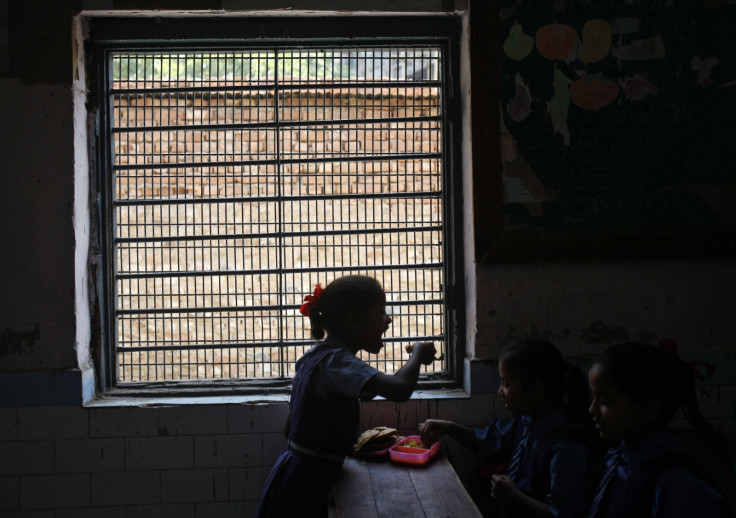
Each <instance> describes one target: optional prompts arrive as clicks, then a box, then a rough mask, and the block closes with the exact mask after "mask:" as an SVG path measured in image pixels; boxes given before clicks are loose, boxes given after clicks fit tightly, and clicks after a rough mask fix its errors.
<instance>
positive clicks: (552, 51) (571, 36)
mask: <svg viewBox="0 0 736 518" xmlns="http://www.w3.org/2000/svg"><path fill="white" fill-rule="evenodd" d="M535 40H536V43H537V50H538V51H539V53H540V54H541V55H542V56H544V57H545V58H547V59H549V60H550V61H558V60H559V61H561V60H563V59H565V58H566V57H567V55H568V54H569V53H570V51H571V50H572V49H573V47H574V46H575V43H577V41H578V33H577V31H576V30H575V29H574V28H572V27H570V26H569V25H564V24H561V23H550V24H547V25H542V26H541V27H540V28H539V30H537V35H536V37H535Z"/></svg>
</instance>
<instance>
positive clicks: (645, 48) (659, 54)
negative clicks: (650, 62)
mask: <svg viewBox="0 0 736 518" xmlns="http://www.w3.org/2000/svg"><path fill="white" fill-rule="evenodd" d="M611 54H613V57H615V58H616V59H620V60H621V61H644V60H647V59H664V57H665V48H664V40H663V39H662V36H659V35H657V36H652V37H651V38H649V39H648V40H635V41H632V42H631V43H629V44H628V45H621V44H619V46H617V47H615V48H613V49H611Z"/></svg>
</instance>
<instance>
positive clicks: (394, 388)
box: [365, 342, 437, 401]
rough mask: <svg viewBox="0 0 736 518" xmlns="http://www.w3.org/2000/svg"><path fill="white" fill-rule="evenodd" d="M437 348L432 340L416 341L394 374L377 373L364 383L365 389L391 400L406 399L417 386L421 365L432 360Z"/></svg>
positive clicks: (427, 363)
mask: <svg viewBox="0 0 736 518" xmlns="http://www.w3.org/2000/svg"><path fill="white" fill-rule="evenodd" d="M436 353H437V350H436V349H435V348H434V344H433V343H432V342H417V343H415V344H414V350H413V352H412V355H411V356H410V357H409V359H408V360H407V362H406V363H405V364H404V365H403V366H402V367H401V368H400V369H399V370H398V371H396V373H395V374H393V375H391V374H384V373H383V372H379V373H377V374H376V375H375V376H373V377H372V378H371V379H369V380H368V382H366V384H365V390H367V391H368V392H371V393H373V394H378V395H379V396H383V397H385V398H386V399H389V400H391V401H406V400H407V399H409V398H410V397H411V394H412V392H414V389H415V388H416V386H417V380H418V379H419V371H420V369H421V367H422V365H429V364H431V363H432V362H433V361H434V355H435V354H436Z"/></svg>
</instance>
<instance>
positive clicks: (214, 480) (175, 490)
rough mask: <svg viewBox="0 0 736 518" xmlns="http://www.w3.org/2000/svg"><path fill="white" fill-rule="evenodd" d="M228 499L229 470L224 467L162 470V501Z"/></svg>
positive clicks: (216, 500)
mask: <svg viewBox="0 0 736 518" xmlns="http://www.w3.org/2000/svg"><path fill="white" fill-rule="evenodd" d="M227 499H228V471H227V469H225V468H222V469H188V470H167V471H163V472H161V501H162V502H163V503H169V502H218V501H225V500H227Z"/></svg>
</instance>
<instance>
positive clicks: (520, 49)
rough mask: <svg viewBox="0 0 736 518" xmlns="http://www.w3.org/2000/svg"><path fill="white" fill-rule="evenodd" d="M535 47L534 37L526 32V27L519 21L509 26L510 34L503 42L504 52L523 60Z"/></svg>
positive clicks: (513, 57) (515, 59)
mask: <svg viewBox="0 0 736 518" xmlns="http://www.w3.org/2000/svg"><path fill="white" fill-rule="evenodd" d="M533 49H534V38H532V37H531V36H529V35H528V34H524V29H523V28H522V26H521V25H520V24H519V22H514V24H513V25H512V26H511V27H510V28H509V35H508V36H507V37H506V40H505V41H504V42H503V51H504V53H505V54H506V55H507V56H508V57H510V58H511V59H513V60H514V61H521V60H522V59H524V58H525V57H527V56H528V55H529V54H531V53H532V50H533Z"/></svg>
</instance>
